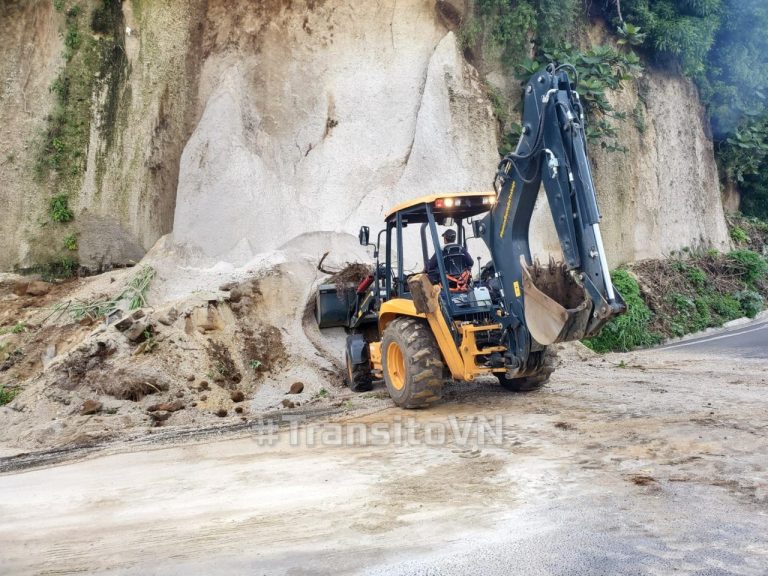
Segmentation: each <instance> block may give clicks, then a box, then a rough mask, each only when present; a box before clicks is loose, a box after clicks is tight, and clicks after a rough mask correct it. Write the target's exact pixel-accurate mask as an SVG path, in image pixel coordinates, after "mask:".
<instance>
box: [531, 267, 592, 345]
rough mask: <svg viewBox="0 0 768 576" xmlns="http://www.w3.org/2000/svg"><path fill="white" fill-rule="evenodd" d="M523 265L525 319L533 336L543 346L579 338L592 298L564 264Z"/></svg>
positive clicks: (584, 330)
mask: <svg viewBox="0 0 768 576" xmlns="http://www.w3.org/2000/svg"><path fill="white" fill-rule="evenodd" d="M521 263H522V264H523V267H522V268H523V292H524V294H525V322H526V324H527V325H528V331H529V332H530V333H531V336H533V338H534V339H535V340H536V341H537V342H538V343H539V344H543V345H545V346H546V345H549V344H555V343H557V342H568V341H570V340H580V339H581V338H583V337H584V335H585V333H586V330H587V325H588V324H589V320H590V315H591V313H592V301H591V300H590V298H589V295H588V294H587V291H586V290H585V289H584V288H583V287H582V286H581V285H579V284H578V283H577V282H576V281H575V280H574V279H573V277H572V276H571V275H570V274H569V273H568V271H567V270H566V269H565V266H564V265H563V264H562V263H555V261H554V260H550V261H549V265H548V266H541V265H540V264H539V263H538V262H536V263H535V264H534V265H533V266H528V265H526V264H525V263H524V262H521Z"/></svg>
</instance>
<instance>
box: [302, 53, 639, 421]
mask: <svg viewBox="0 0 768 576" xmlns="http://www.w3.org/2000/svg"><path fill="white" fill-rule="evenodd" d="M569 72H572V73H573V74H574V78H576V76H575V74H576V71H575V70H574V69H573V68H572V67H570V66H568V65H562V66H555V65H550V66H548V67H547V68H544V69H542V70H540V71H539V72H537V73H536V74H534V75H533V76H532V78H531V79H530V81H529V82H528V83H527V84H526V86H525V88H524V102H523V118H522V120H523V122H522V135H521V137H520V140H519V142H518V145H517V148H516V150H515V151H514V152H512V153H509V154H507V155H506V156H505V157H504V158H503V159H502V160H501V162H500V164H499V167H498V170H497V173H496V176H495V179H494V182H493V192H487V193H449V194H439V195H432V196H426V197H422V198H417V199H414V200H411V201H408V202H405V203H403V204H400V205H398V206H396V207H394V208H393V209H392V210H390V211H389V212H388V213H387V214H386V216H385V219H384V221H385V225H384V227H383V228H382V229H381V231H380V232H379V233H378V235H377V237H376V239H375V242H371V238H370V229H369V228H368V227H366V226H363V227H362V228H361V229H360V234H359V240H360V243H361V244H362V245H364V246H373V253H374V258H375V259H376V265H375V266H374V267H373V270H372V272H371V274H370V276H369V277H368V278H366V279H364V280H363V281H362V282H361V283H360V284H359V285H358V286H356V287H352V289H351V290H349V291H347V294H346V296H345V297H344V298H340V297H339V295H338V294H336V291H335V289H334V287H333V286H332V285H326V286H322V287H321V289H320V294H319V295H318V299H317V320H318V322H319V325H320V327H321V328H323V327H330V326H344V327H345V328H346V329H347V330H348V336H347V341H346V372H347V374H346V379H347V381H348V384H349V386H350V388H352V389H353V390H355V391H363V390H369V389H370V388H371V386H372V382H373V381H374V380H376V379H383V380H384V382H385V384H386V387H387V390H388V391H389V394H390V396H391V397H392V399H393V400H394V402H395V403H396V404H397V405H398V406H401V407H403V408H422V407H426V406H429V405H430V404H433V403H434V402H436V401H438V400H439V399H440V397H441V390H442V387H443V383H444V382H445V381H446V380H447V379H454V380H457V381H471V380H473V379H475V378H477V377H478V376H482V375H489V376H495V377H496V378H498V380H499V383H500V384H501V385H502V386H503V387H504V388H506V389H508V390H512V391H525V390H531V389H534V388H536V387H538V386H541V385H542V383H543V382H545V381H546V380H547V379H548V378H549V374H550V373H551V372H552V370H553V366H552V365H551V363H550V362H549V361H548V358H549V355H548V354H547V347H549V346H552V345H554V344H556V343H559V342H566V341H572V340H580V339H582V338H587V337H591V336H594V335H596V334H597V333H598V332H599V331H600V329H601V328H602V327H603V326H604V325H605V324H606V322H608V321H609V320H610V319H611V318H614V317H616V316H617V315H619V314H622V313H623V312H625V311H626V304H625V303H624V300H623V299H622V297H621V295H620V294H619V292H618V291H617V290H616V288H615V287H614V286H613V284H612V282H611V277H610V273H609V270H608V264H607V260H606V256H605V250H604V247H603V241H602V238H601V235H600V225H599V222H600V212H599V209H598V205H597V198H596V194H595V188H594V184H593V180H592V175H591V173H590V166H589V160H588V158H587V147H586V136H585V113H584V108H583V105H582V103H581V101H580V98H579V94H578V92H577V91H576V85H575V83H574V82H572V81H571V78H570V76H569ZM542 183H543V185H544V189H545V191H546V195H547V199H548V201H549V208H550V210H551V214H552V218H553V221H554V227H555V230H556V231H557V235H558V238H559V241H560V246H561V249H562V258H563V260H562V261H561V262H557V263H556V262H554V261H553V260H550V261H549V263H548V264H544V265H540V264H539V263H538V261H534V260H532V258H531V253H530V246H529V240H528V235H529V234H528V233H529V225H530V222H531V216H532V214H533V209H534V204H535V202H536V198H537V195H538V192H539V188H540V187H541V184H542ZM409 227H410V230H411V233H413V231H414V230H416V232H417V233H418V237H419V238H418V240H419V241H420V244H421V254H419V255H417V258H420V259H421V260H423V265H424V268H423V269H421V270H416V271H409V270H408V269H407V267H406V265H405V262H406V261H407V259H408V256H411V257H413V254H412V253H410V254H406V242H405V240H404V233H405V231H406V230H407V229H408V228H409ZM446 227H448V228H451V229H453V230H455V232H456V233H455V235H454V234H451V235H450V236H449V237H454V236H455V243H452V244H449V245H447V246H444V247H442V248H440V243H439V230H440V228H446ZM469 232H471V234H472V236H471V238H480V239H482V241H483V242H484V244H485V245H486V246H487V248H488V252H489V254H490V261H489V262H487V263H486V264H485V265H484V266H482V268H481V269H480V271H479V273H477V274H476V275H475V276H476V277H474V278H471V277H469V279H468V275H467V272H468V271H467V270H466V269H463V270H462V261H463V258H462V257H460V256H461V254H462V253H463V252H464V251H465V250H466V247H467V239H468V234H469ZM430 248H431V249H432V250H434V251H436V253H437V254H438V257H437V259H436V260H437V270H434V271H433V273H432V274H427V264H428V260H429V252H430ZM382 255H383V262H382V261H381V258H380V257H381V256H382ZM458 275H461V276H462V281H461V282H457V277H458ZM430 276H431V277H430Z"/></svg>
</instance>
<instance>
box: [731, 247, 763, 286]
mask: <svg viewBox="0 0 768 576" xmlns="http://www.w3.org/2000/svg"><path fill="white" fill-rule="evenodd" d="M728 259H729V260H730V262H731V264H732V265H734V267H735V268H736V271H737V272H738V273H739V275H740V276H741V277H742V279H743V280H744V282H746V283H747V284H754V283H755V282H757V281H758V280H761V279H763V278H764V277H765V276H766V275H768V262H766V260H765V258H763V257H762V256H760V254H758V253H757V252H753V251H752V250H734V251H733V252H731V253H730V254H728Z"/></svg>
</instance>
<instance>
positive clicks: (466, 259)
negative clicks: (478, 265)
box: [463, 248, 475, 268]
mask: <svg viewBox="0 0 768 576" xmlns="http://www.w3.org/2000/svg"><path fill="white" fill-rule="evenodd" d="M463 250H464V266H465V267H466V268H472V266H474V265H475V261H474V259H473V258H472V256H470V255H469V251H468V250H467V249H466V248H464V249H463Z"/></svg>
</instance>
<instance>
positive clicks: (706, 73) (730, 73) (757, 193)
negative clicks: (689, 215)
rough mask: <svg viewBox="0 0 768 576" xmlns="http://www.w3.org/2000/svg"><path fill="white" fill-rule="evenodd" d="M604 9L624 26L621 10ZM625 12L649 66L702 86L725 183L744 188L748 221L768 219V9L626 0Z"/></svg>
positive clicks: (735, 3)
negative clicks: (641, 37) (677, 72)
mask: <svg viewBox="0 0 768 576" xmlns="http://www.w3.org/2000/svg"><path fill="white" fill-rule="evenodd" d="M605 6H606V15H607V16H608V17H612V18H613V21H614V22H616V23H619V22H620V20H619V18H618V12H617V11H616V5H615V3H613V2H609V3H606V5H605ZM621 7H622V10H623V16H624V18H625V20H626V22H632V23H633V24H635V25H638V26H640V27H641V28H642V29H643V31H645V32H647V36H648V37H647V40H646V42H644V43H643V49H644V50H645V53H646V54H647V55H648V56H649V57H650V58H651V59H653V60H654V61H655V62H656V63H657V64H660V65H666V66H671V67H679V68H680V69H681V70H682V71H683V72H684V73H685V74H687V75H688V76H690V77H691V78H693V79H694V80H695V81H696V83H697V85H698V87H699V91H700V94H701V98H702V100H703V102H704V103H705V105H706V106H707V110H708V112H709V117H710V121H711V125H712V133H713V135H714V139H715V145H716V147H715V150H716V156H717V159H718V162H719V164H720V168H721V172H722V175H723V177H724V178H726V179H728V180H729V181H731V182H737V183H738V184H739V188H740V189H741V191H742V193H743V201H742V210H743V211H744V212H745V213H746V214H749V215H753V216H759V217H761V218H764V219H768V59H766V58H765V54H766V53H768V35H766V34H765V30H766V29H768V5H766V3H765V1H764V0H622V2H621ZM626 26H628V24H626ZM619 36H620V37H621V36H622V33H621V31H619Z"/></svg>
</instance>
